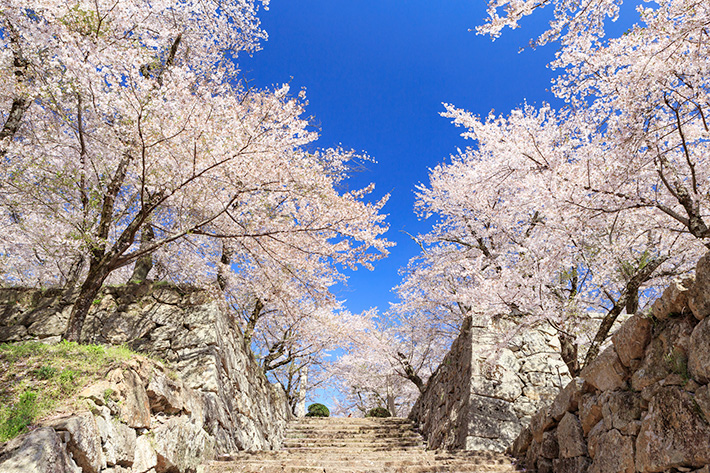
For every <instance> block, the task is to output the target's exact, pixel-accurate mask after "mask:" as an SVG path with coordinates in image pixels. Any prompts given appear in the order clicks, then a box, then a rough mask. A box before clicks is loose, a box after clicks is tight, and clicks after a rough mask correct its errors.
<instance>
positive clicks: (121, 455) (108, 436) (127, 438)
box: [95, 406, 136, 466]
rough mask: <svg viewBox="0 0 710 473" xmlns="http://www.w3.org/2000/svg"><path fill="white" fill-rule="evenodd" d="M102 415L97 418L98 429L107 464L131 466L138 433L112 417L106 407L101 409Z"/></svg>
mask: <svg viewBox="0 0 710 473" xmlns="http://www.w3.org/2000/svg"><path fill="white" fill-rule="evenodd" d="M98 410H99V411H100V415H97V416H96V417H95V420H96V427H97V428H98V431H99V434H100V436H101V443H102V445H103V452H104V457H105V459H106V464H107V465H109V466H113V465H131V464H132V463H133V457H134V451H135V449H136V431H135V430H133V429H132V428H130V427H128V426H127V425H126V424H124V423H122V422H119V421H118V420H117V419H113V418H112V417H111V412H110V411H109V409H108V408H107V407H105V406H102V407H99V408H98Z"/></svg>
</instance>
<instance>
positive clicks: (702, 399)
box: [695, 384, 710, 422]
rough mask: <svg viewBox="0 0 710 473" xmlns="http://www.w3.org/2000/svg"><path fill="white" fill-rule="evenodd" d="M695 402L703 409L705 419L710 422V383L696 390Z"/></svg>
mask: <svg viewBox="0 0 710 473" xmlns="http://www.w3.org/2000/svg"><path fill="white" fill-rule="evenodd" d="M695 402H696V403H697V404H698V407H699V408H700V410H701V411H702V413H703V416H704V417H705V420H706V421H708V422H710V384H706V385H705V386H702V387H700V388H698V389H696V390H695Z"/></svg>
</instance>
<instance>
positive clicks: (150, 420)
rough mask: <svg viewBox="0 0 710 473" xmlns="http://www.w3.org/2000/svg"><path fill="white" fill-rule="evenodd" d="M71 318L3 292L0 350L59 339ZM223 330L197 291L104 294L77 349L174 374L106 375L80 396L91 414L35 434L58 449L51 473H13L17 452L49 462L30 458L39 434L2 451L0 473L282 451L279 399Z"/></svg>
mask: <svg viewBox="0 0 710 473" xmlns="http://www.w3.org/2000/svg"><path fill="white" fill-rule="evenodd" d="M70 310H71V306H69V305H67V304H66V303H64V302H62V301H61V299H60V297H59V295H58V294H54V293H53V292H52V291H43V292H40V291H33V290H26V289H0V342H2V341H19V340H30V339H41V340H45V341H53V340H57V339H58V335H59V334H61V333H62V332H63V330H64V326H65V325H66V322H67V320H68V313H69V311H70ZM231 323H232V322H231V318H230V317H229V316H228V315H227V313H226V312H225V311H223V310H221V308H220V305H219V303H218V302H217V300H215V299H214V298H211V297H210V296H209V295H208V294H207V293H205V292H202V291H195V290H189V289H188V290H183V289H179V288H176V287H166V286H159V285H151V284H142V285H135V286H128V287H122V288H109V289H107V290H106V291H104V292H102V294H101V297H100V298H99V299H97V300H96V301H95V303H94V306H93V308H92V311H91V312H90V314H89V317H88V318H87V321H86V324H85V328H84V332H83V334H82V339H83V340H84V341H86V342H94V343H107V344H112V343H125V344H127V345H129V346H130V347H132V348H134V349H136V350H138V351H140V352H144V353H148V354H151V355H157V356H158V357H160V358H162V359H165V360H167V361H168V363H169V365H170V366H171V367H172V368H173V369H168V368H165V367H163V366H162V365H160V364H159V363H157V362H154V361H151V360H149V359H146V358H142V357H139V358H136V359H135V360H131V361H130V362H128V363H127V364H125V365H124V366H120V367H116V368H115V369H112V370H111V371H109V372H108V373H107V374H106V376H105V377H104V379H103V380H102V381H100V382H99V383H97V384H95V385H92V386H89V387H87V388H86V389H84V390H83V392H81V393H80V396H81V397H82V398H84V399H85V402H86V404H87V405H88V406H89V408H90V409H89V410H90V412H84V413H80V414H78V415H74V416H72V417H69V418H65V419H61V420H59V421H56V422H52V423H50V424H49V425H47V428H46V429H40V430H41V431H42V432H44V433H43V434H42V435H43V436H44V437H46V439H45V440H46V441H48V442H50V441H51V442H55V443H56V442H60V443H61V444H62V445H64V449H63V451H64V452H65V456H66V458H68V459H69V460H68V461H67V462H65V459H64V457H62V456H61V455H60V456H58V457H57V458H54V457H53V458H52V459H51V462H52V465H57V466H56V467H54V466H53V467H52V469H49V470H47V469H41V468H40V467H39V466H37V467H32V468H35V469H34V470H33V469H32V468H30V467H27V466H26V465H25V466H23V467H22V468H24V469H20V470H13V469H12V468H15V467H14V466H13V465H14V464H15V463H17V462H18V461H19V460H17V457H18V455H24V456H26V454H24V453H22V452H23V451H31V452H33V453H32V455H34V457H36V458H44V457H43V456H42V455H44V456H46V454H45V453H43V452H44V450H42V449H41V448H39V447H38V448H39V449H38V448H35V450H27V449H28V448H30V447H31V445H34V444H35V443H36V441H35V440H33V439H36V438H37V437H36V436H37V435H40V434H36V433H35V432H39V431H35V432H32V433H31V434H29V435H28V437H27V438H28V440H27V442H30V443H29V444H28V445H30V447H28V446H25V447H22V446H21V445H19V444H17V442H15V444H12V445H10V444H8V445H5V447H4V449H3V450H2V451H0V473H6V472H14V471H38V472H39V471H42V472H44V471H47V472H50V471H51V472H55V471H56V472H64V471H67V472H69V471H75V470H72V468H79V470H76V471H83V472H84V473H98V472H114V471H132V472H134V473H143V472H150V473H160V472H168V471H169V472H193V471H195V470H196V468H197V465H199V464H200V463H202V462H204V461H206V460H209V459H212V458H214V457H215V456H217V455H219V454H223V453H230V452H234V451H237V450H250V451H254V450H271V449H277V448H279V447H280V445H281V441H282V439H283V434H284V431H285V428H286V422H287V421H288V419H289V418H290V416H291V414H290V410H289V407H288V404H287V400H286V396H285V393H284V392H283V390H282V389H281V388H280V387H276V386H273V385H271V384H270V383H269V382H268V381H267V379H266V377H265V376H264V374H263V372H262V371H261V368H260V367H259V366H258V365H257V364H256V362H255V361H254V360H253V359H252V357H251V355H250V354H249V352H248V351H247V350H246V349H245V347H244V343H243V341H242V339H241V337H240V335H239V332H238V330H236V329H235V327H233V326H231ZM2 336H6V337H7V338H5V339H3V338H2ZM45 431H46V432H45ZM49 431H51V433H52V435H54V436H55V437H56V438H57V439H59V440H56V439H55V438H54V437H52V435H50V432H49ZM44 437H42V438H44ZM33 442H34V443H33ZM16 444H17V445H16ZM23 445H24V444H23ZM33 448H34V447H33ZM23 449H24V450H23ZM13 452H14V453H13ZM13 462H14V463H13ZM42 462H44V460H42ZM42 462H40V463H38V465H40V464H46V462H44V463H42ZM63 462H64V463H66V464H67V465H68V466H66V467H64V466H62V465H64V463H63ZM42 468H43V467H42ZM62 468H64V469H62ZM120 468H125V469H126V470H120ZM114 469H115V470H114Z"/></svg>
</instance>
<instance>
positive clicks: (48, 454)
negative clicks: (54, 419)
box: [0, 427, 81, 473]
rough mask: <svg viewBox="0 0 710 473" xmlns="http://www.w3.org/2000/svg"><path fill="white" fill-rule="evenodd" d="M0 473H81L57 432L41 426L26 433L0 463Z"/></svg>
mask: <svg viewBox="0 0 710 473" xmlns="http://www.w3.org/2000/svg"><path fill="white" fill-rule="evenodd" d="M0 473H81V469H80V468H79V467H78V466H76V463H74V462H73V461H72V460H71V458H70V457H69V455H68V454H67V453H66V451H65V450H64V448H63V446H62V443H61V441H60V439H59V436H58V435H57V433H56V432H55V431H54V429H52V428H51V427H43V428H40V429H37V430H34V431H32V432H30V433H29V434H26V435H25V436H24V437H23V438H22V441H21V443H19V447H18V448H17V449H15V450H14V451H12V452H9V454H8V455H7V456H6V457H5V458H4V460H3V461H2V463H0Z"/></svg>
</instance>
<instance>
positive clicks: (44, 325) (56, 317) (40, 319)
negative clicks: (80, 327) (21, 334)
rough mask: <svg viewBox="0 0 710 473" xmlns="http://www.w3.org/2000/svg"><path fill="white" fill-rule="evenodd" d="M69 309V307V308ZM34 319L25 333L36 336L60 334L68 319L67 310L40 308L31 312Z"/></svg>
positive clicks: (43, 336) (45, 336)
mask: <svg viewBox="0 0 710 473" xmlns="http://www.w3.org/2000/svg"><path fill="white" fill-rule="evenodd" d="M69 309H71V307H70V308H69ZM32 320H33V321H34V322H33V323H32V324H31V325H30V326H29V327H27V333H28V334H29V335H31V336H34V337H38V338H47V337H52V336H57V335H61V334H63V333H64V330H65V328H66V326H67V322H68V321H69V311H67V310H66V309H65V310H57V308H56V307H49V308H46V309H41V310H38V311H37V312H35V313H34V314H32Z"/></svg>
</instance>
